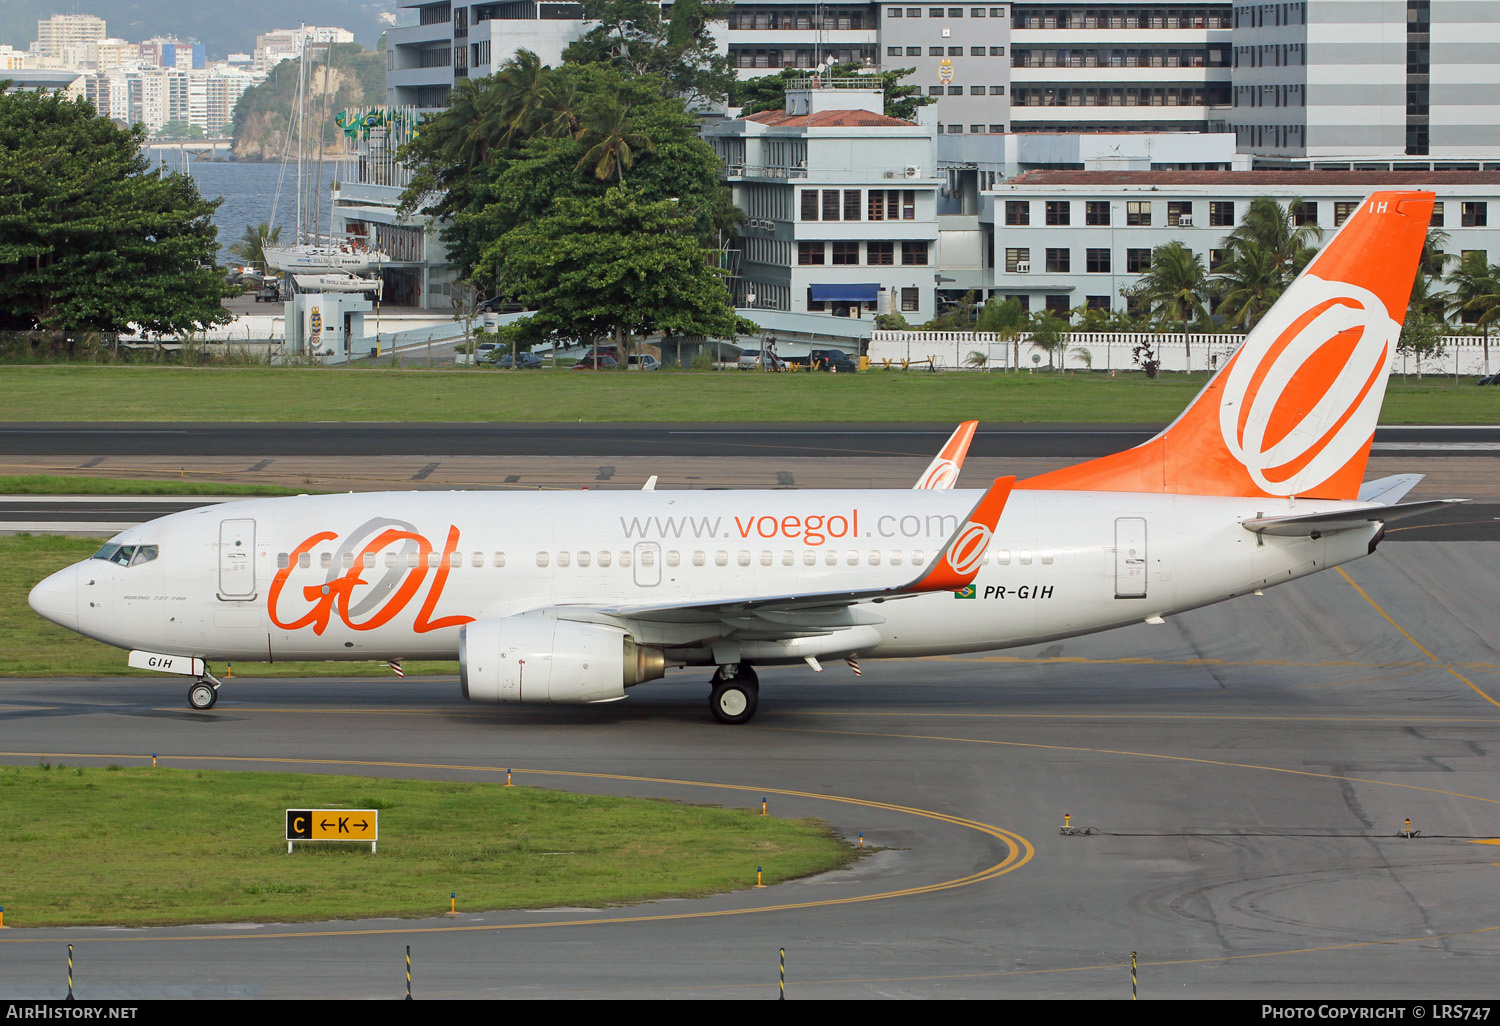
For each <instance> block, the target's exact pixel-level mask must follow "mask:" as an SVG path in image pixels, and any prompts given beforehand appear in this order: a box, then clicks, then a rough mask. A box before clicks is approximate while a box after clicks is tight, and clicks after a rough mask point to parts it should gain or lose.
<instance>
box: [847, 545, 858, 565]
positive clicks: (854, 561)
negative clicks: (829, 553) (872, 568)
mask: <svg viewBox="0 0 1500 1026" xmlns="http://www.w3.org/2000/svg"><path fill="white" fill-rule="evenodd" d="M844 562H846V563H848V564H849V565H850V566H859V553H858V552H855V551H854V550H853V549H850V550H849V551H848V552H846V553H844Z"/></svg>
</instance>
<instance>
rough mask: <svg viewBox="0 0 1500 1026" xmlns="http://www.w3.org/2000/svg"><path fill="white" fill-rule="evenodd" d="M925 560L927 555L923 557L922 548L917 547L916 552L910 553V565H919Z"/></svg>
mask: <svg viewBox="0 0 1500 1026" xmlns="http://www.w3.org/2000/svg"><path fill="white" fill-rule="evenodd" d="M926 561H927V557H925V556H923V555H922V550H921V549H918V550H917V551H916V552H913V553H912V554H911V565H912V566H921V565H922V564H923V563H925V562H926Z"/></svg>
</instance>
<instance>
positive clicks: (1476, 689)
mask: <svg viewBox="0 0 1500 1026" xmlns="http://www.w3.org/2000/svg"><path fill="white" fill-rule="evenodd" d="M1334 569H1335V570H1337V571H1338V573H1339V576H1340V577H1342V578H1343V579H1344V580H1346V581H1348V582H1349V587H1351V588H1353V589H1354V590H1355V591H1357V592H1359V595H1360V597H1361V598H1363V599H1364V600H1365V601H1366V602H1368V603H1370V606H1371V608H1373V609H1374V610H1375V612H1377V613H1379V614H1380V615H1381V616H1383V617H1385V621H1386V623H1388V624H1390V625H1391V626H1392V627H1394V628H1396V630H1398V631H1400V632H1401V636H1402V637H1404V638H1405V639H1406V640H1407V641H1409V642H1411V643H1412V644H1413V645H1415V646H1417V650H1418V651H1419V652H1421V653H1422V654H1423V655H1424V656H1426V657H1427V658H1428V659H1431V660H1432V662H1433V664H1434V665H1436V666H1441V667H1442V668H1443V669H1444V670H1446V671H1447V672H1448V673H1451V674H1452V675H1453V676H1455V677H1457V678H1458V679H1459V680H1461V681H1463V682H1464V683H1465V684H1467V685H1468V686H1469V687H1470V688H1471V689H1472V690H1473V692H1474V694H1476V695H1478V696H1479V697H1480V698H1483V699H1484V700H1485V701H1486V702H1488V703H1490V705H1493V706H1496V707H1497V708H1500V702H1497V701H1495V700H1494V699H1493V698H1491V697H1490V696H1489V695H1488V694H1486V693H1485V692H1484V691H1482V690H1481V689H1480V688H1479V685H1477V684H1475V683H1474V682H1473V681H1472V680H1470V679H1469V678H1467V677H1465V676H1464V675H1463V674H1461V673H1459V672H1458V671H1457V670H1455V669H1454V668H1453V667H1451V666H1449V665H1447V664H1446V663H1444V662H1442V661H1441V660H1440V659H1438V657H1437V656H1435V655H1433V654H1432V653H1431V652H1429V651H1427V647H1426V646H1425V645H1423V644H1422V643H1421V642H1420V641H1418V640H1417V639H1416V638H1414V637H1412V636H1411V635H1410V634H1408V633H1407V632H1406V628H1405V627H1402V626H1401V625H1400V624H1399V623H1397V622H1396V621H1395V620H1393V619H1391V615H1390V614H1389V613H1387V612H1386V611H1385V610H1384V609H1381V608H1380V605H1379V603H1377V602H1376V601H1375V600H1374V599H1372V598H1371V597H1370V595H1369V593H1368V592H1366V591H1365V589H1363V588H1361V587H1360V586H1359V585H1358V584H1355V583H1354V578H1352V577H1350V576H1349V574H1348V573H1347V572H1345V570H1344V568H1343V567H1341V566H1336V567H1334Z"/></svg>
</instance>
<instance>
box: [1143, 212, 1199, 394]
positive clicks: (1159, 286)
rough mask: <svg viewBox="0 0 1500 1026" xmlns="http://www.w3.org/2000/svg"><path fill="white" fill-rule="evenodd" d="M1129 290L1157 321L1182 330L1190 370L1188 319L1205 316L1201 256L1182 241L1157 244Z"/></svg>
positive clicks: (1191, 352) (1190, 354)
mask: <svg viewBox="0 0 1500 1026" xmlns="http://www.w3.org/2000/svg"><path fill="white" fill-rule="evenodd" d="M1131 294H1132V296H1133V297H1134V298H1135V299H1136V300H1138V301H1139V302H1140V303H1141V304H1142V305H1144V306H1145V308H1146V311H1147V315H1148V316H1150V317H1153V318H1155V319H1156V321H1157V322H1158V324H1160V325H1162V326H1165V327H1167V328H1169V329H1171V330H1175V331H1180V332H1182V334H1183V338H1184V346H1185V347H1186V350H1187V352H1186V356H1187V367H1188V370H1192V369H1193V350H1192V347H1191V345H1188V344H1187V342H1186V337H1187V331H1188V322H1189V321H1190V320H1192V321H1207V320H1208V304H1209V283H1208V273H1207V272H1206V271H1205V270H1204V268H1203V258H1202V257H1201V256H1199V255H1198V254H1197V253H1194V252H1193V251H1192V250H1191V249H1189V248H1188V247H1187V246H1185V245H1183V244H1182V243H1181V242H1176V241H1173V242H1168V243H1166V244H1165V245H1161V246H1157V247H1156V248H1155V249H1154V250H1152V251H1151V267H1150V268H1149V269H1148V270H1147V271H1146V273H1145V274H1143V275H1141V276H1140V278H1139V279H1137V280H1136V284H1135V288H1134V289H1132V291H1131Z"/></svg>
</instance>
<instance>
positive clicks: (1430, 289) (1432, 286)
mask: <svg viewBox="0 0 1500 1026" xmlns="http://www.w3.org/2000/svg"><path fill="white" fill-rule="evenodd" d="M1448 242H1449V239H1448V233H1447V232H1445V231H1443V230H1442V229H1440V228H1432V229H1429V230H1428V232H1427V241H1426V242H1425V243H1424V244H1423V246H1422V259H1421V261H1420V262H1419V263H1418V264H1417V267H1418V273H1417V277H1416V280H1415V281H1413V282H1412V287H1411V300H1410V302H1409V303H1408V304H1407V306H1408V307H1409V308H1410V309H1412V310H1420V311H1421V312H1423V313H1425V314H1427V315H1428V316H1431V317H1435V318H1437V319H1438V320H1442V319H1443V313H1444V311H1445V310H1446V308H1447V305H1448V295H1447V293H1445V292H1440V291H1438V290H1437V286H1438V284H1439V283H1440V282H1442V281H1443V276H1444V273H1445V272H1446V271H1447V268H1448V265H1449V264H1450V263H1452V262H1453V261H1455V260H1457V259H1458V256H1457V254H1454V253H1446V252H1444V251H1443V247H1445V246H1447V245H1448Z"/></svg>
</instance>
